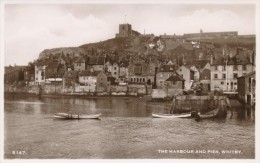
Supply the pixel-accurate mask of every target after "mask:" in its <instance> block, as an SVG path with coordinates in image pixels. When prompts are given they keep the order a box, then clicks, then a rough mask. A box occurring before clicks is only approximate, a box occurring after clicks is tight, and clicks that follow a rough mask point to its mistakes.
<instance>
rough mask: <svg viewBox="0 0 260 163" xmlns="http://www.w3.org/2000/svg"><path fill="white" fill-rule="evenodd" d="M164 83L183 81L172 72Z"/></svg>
mask: <svg viewBox="0 0 260 163" xmlns="http://www.w3.org/2000/svg"><path fill="white" fill-rule="evenodd" d="M166 81H185V80H184V79H183V78H182V77H181V76H180V75H179V74H178V73H177V72H174V74H172V75H171V76H170V77H169V78H168V79H166Z"/></svg>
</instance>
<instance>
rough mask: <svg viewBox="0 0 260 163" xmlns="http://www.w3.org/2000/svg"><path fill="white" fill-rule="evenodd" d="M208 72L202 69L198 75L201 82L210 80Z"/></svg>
mask: <svg viewBox="0 0 260 163" xmlns="http://www.w3.org/2000/svg"><path fill="white" fill-rule="evenodd" d="M210 78H211V76H210V70H209V69H203V70H202V72H201V74H200V79H201V80H210Z"/></svg>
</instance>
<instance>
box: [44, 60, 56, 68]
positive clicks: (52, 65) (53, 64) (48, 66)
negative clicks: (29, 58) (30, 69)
mask: <svg viewBox="0 0 260 163" xmlns="http://www.w3.org/2000/svg"><path fill="white" fill-rule="evenodd" d="M58 67H59V63H58V62H57V61H52V62H50V63H48V65H47V68H58Z"/></svg>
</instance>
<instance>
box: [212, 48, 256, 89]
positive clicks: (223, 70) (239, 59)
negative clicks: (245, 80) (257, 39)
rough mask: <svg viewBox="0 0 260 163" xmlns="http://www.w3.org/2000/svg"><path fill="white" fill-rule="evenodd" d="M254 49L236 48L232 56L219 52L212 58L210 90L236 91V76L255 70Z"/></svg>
mask: <svg viewBox="0 0 260 163" xmlns="http://www.w3.org/2000/svg"><path fill="white" fill-rule="evenodd" d="M254 53H255V52H254V51H248V50H246V49H238V50H237V52H236V54H235V55H234V56H230V55H228V54H222V55H221V54H219V55H218V56H220V57H219V58H215V59H212V64H211V90H212V91H213V90H215V89H221V90H224V91H231V92H236V91H237V78H238V77H241V76H243V75H245V74H247V73H250V72H253V71H255V61H254V60H255V59H254V56H255V54H254Z"/></svg>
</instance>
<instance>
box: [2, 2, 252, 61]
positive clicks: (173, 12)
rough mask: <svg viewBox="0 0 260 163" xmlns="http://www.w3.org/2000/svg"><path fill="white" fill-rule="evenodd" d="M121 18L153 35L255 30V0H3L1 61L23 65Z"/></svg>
mask: <svg viewBox="0 0 260 163" xmlns="http://www.w3.org/2000/svg"><path fill="white" fill-rule="evenodd" d="M125 22H126V23H129V24H131V25H132V28H133V29H134V30H136V31H138V32H140V33H144V30H145V33H146V34H148V33H153V34H155V35H161V34H165V33H166V34H174V33H175V34H177V35H182V34H184V33H197V32H199V31H200V29H202V30H203V32H217V31H238V34H241V35H243V34H255V33H256V31H255V30H256V29H255V26H256V25H255V5H254V4H220V5H218V4H213V5H212V4H211V5H207V4H193V5H191V4H150V5H148V4H106V5H105V4H59V5H58V4H34V5H33V4H5V16H4V25H5V32H4V41H5V51H4V52H5V55H4V57H5V66H8V65H14V64H16V65H27V64H28V62H30V61H33V60H35V59H37V58H38V56H39V54H40V53H41V52H42V51H43V50H44V49H51V48H57V47H75V46H80V45H82V44H86V43H91V42H98V41H103V40H106V39H110V38H114V37H115V34H116V33H117V32H118V25H119V24H122V23H125Z"/></svg>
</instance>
